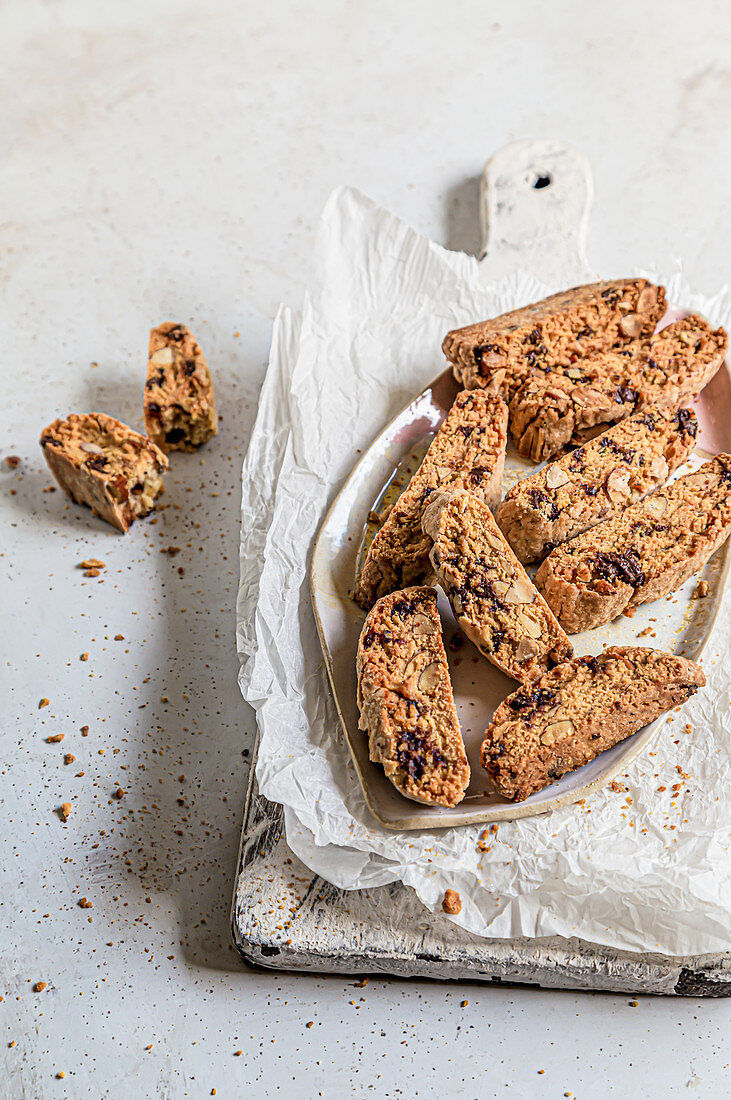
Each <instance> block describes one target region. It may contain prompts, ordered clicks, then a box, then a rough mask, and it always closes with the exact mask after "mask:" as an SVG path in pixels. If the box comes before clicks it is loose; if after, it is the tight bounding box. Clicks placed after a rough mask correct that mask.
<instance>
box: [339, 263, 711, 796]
mask: <svg viewBox="0 0 731 1100" xmlns="http://www.w3.org/2000/svg"><path fill="white" fill-rule="evenodd" d="M665 313H666V303H665V292H664V289H663V288H662V287H660V286H654V285H653V284H651V283H649V282H647V281H646V280H644V279H625V280H619V281H616V282H606V283H596V284H593V285H590V286H583V287H577V288H575V289H573V290H567V291H565V292H564V293H562V294H557V295H554V296H552V297H550V298H546V299H545V300H544V301H541V302H537V303H536V304H535V305H531V306H528V307H526V308H525V309H520V310H516V311H515V312H513V313H507V314H505V315H504V316H501V317H497V318H494V319H493V320H491V321H484V322H481V323H480V324H475V325H470V326H469V327H467V328H462V329H457V330H455V331H454V332H450V333H449V334H448V335H447V337H446V338H445V340H444V343H443V349H444V352H445V354H446V356H447V358H448V360H449V361H450V362H451V364H452V366H453V370H454V374H455V376H456V378H457V380H458V382H459V383H460V384H461V385H462V386H463V387H464V389H463V390H462V392H460V393H459V394H458V395H457V398H456V400H455V402H454V404H453V406H452V408H451V410H450V411H449V413H448V415H447V417H446V419H445V420H444V422H443V424H442V426H441V428H440V430H439V432H438V433H437V436H436V438H435V439H434V441H433V442H432V444H431V446H430V448H429V450H428V452H427V454H426V457H425V458H424V461H423V462H422V464H421V466H420V468H419V469H418V470H417V472H416V473H415V474H414V476H413V478H412V479H411V481H410V483H409V484H408V486H407V488H406V489H405V491H404V492H403V493H402V495H401V496H400V497H399V499H398V501H397V502H396V504H395V505H394V507H393V508H392V509H391V511H390V513H389V514H388V515H387V516H386V518H385V520H384V522H383V524H382V526H381V527H380V530H378V532H377V534H376V536H375V538H374V539H373V542H372V544H371V546H370V548H369V550H368V553H367V555H366V558H365V561H364V564H363V568H362V570H361V573H360V576H359V577H358V578H357V579H356V581H357V583H356V592H355V597H356V600H357V602H358V603H359V604H360V606H361V607H362V608H364V609H365V610H367V611H368V615H367V617H366V620H365V623H364V625H363V631H362V634H361V637H360V642H359V646H358V655H357V672H358V705H359V709H360V724H361V727H362V728H363V729H364V730H366V731H367V732H368V736H369V745H370V756H371V759H372V760H373V761H375V762H377V763H380V764H381V765H382V766H383V769H384V772H385V774H386V775H387V776H388V778H389V779H390V780H391V782H392V783H393V784H394V786H395V787H396V788H397V789H398V790H399V791H400V792H401V793H402V794H404V795H406V796H407V797H408V798H412V799H415V800H416V801H419V802H423V803H427V804H437V805H443V806H455V805H457V804H458V803H459V802H460V801H461V799H462V798H463V797H464V793H465V790H466V788H467V785H468V783H469V780H470V768H469V764H468V761H467V756H466V753H465V748H464V742H463V739H462V735H461V731H460V727H459V722H458V719H457V712H456V709H455V704H454V696H453V691H452V686H451V682H450V676H449V667H448V663H447V657H446V653H445V648H444V642H443V639H442V628H441V622H440V618H439V614H438V611H437V597H436V592H435V589H434V588H433V587H430V586H431V585H433V584H435V583H438V584H439V585H440V586H441V588H442V589H443V591H444V592H445V593H446V595H447V596H448V598H449V600H450V603H451V606H452V610H453V612H454V615H455V618H456V620H457V622H458V624H459V626H460V628H461V630H462V631H463V632H464V634H465V635H466V636H467V637H468V638H470V639H471V641H473V642H474V643H475V645H476V646H477V647H478V649H479V650H480V652H481V653H482V654H483V655H484V657H485V658H486V659H487V660H488V661H491V662H492V663H493V664H494V665H496V666H497V667H498V668H500V669H501V670H502V671H503V672H505V673H507V675H508V676H511V677H513V678H514V679H515V680H517V681H518V682H519V683H520V684H521V687H520V688H519V689H518V690H517V691H516V692H514V693H513V694H512V695H510V696H509V697H508V698H507V699H506V700H505V701H504V702H503V703H502V704H501V705H500V707H498V709H497V711H496V712H495V714H494V716H493V719H492V721H491V723H490V725H489V727H488V729H487V731H486V733H485V738H484V742H483V746H482V766H483V767H484V768H485V769H486V770H487V774H488V776H489V778H490V780H491V782H492V784H493V785H494V787H495V788H496V790H497V791H498V792H499V793H500V794H501V795H503V796H504V797H505V798H508V799H513V800H515V801H522V800H523V799H525V798H527V797H528V796H529V795H531V794H534V793H535V792H536V791H539V790H541V789H543V788H544V787H546V786H548V785H549V784H551V783H553V782H555V781H556V780H558V779H560V778H561V776H563V775H565V774H566V773H567V772H569V771H571V770H573V769H574V768H577V767H580V766H581V765H583V764H586V763H588V762H589V761H590V760H592V759H594V758H595V757H596V756H597V755H598V754H599V753H600V752H602V751H603V750H604V749H607V748H610V747H611V746H612V745H615V744H617V743H618V742H619V741H621V740H623V739H624V738H626V737H628V736H630V735H631V734H632V733H635V732H636V731H637V730H638V729H640V728H641V727H642V726H643V725H645V724H647V723H648V722H649V721H651V720H652V719H654V718H656V717H658V716H659V715H660V714H662V713H663V712H664V711H666V710H668V709H669V708H671V707H674V706H677V705H678V704H679V703H681V702H683V701H684V700H685V699H687V698H688V697H689V696H691V695H692V694H693V693H694V692H695V691H697V690H698V688H699V687H702V686H703V685H704V683H705V678H704V676H703V672H702V671H701V669H700V668H699V667H698V666H697V665H695V664H694V663H693V662H691V661H688V660H685V659H683V658H681V657H676V656H673V655H672V654H669V653H663V652H661V651H659V650H653V649H647V648H643V647H617V646H615V647H611V648H608V649H606V650H604V651H603V652H602V653H600V654H598V655H597V656H595V657H580V658H575V657H573V649H572V646H571V642H570V641H569V638H568V635H569V634H575V633H577V632H579V631H583V630H586V629H589V628H592V627H596V626H599V625H601V624H604V623H608V622H610V621H611V620H612V619H614V618H616V617H617V616H618V615H620V614H621V613H622V612H625V611H629V609H631V608H634V607H637V606H638V605H639V604H642V603H646V602H647V601H649V600H655V599H658V598H659V597H662V596H667V595H668V594H669V593H671V592H673V591H675V590H676V589H677V588H678V587H679V586H680V585H682V584H683V583H684V582H685V581H686V580H687V579H688V578H689V577H690V576H691V575H692V574H694V573H696V572H697V571H698V570H700V569H702V568H703V566H704V565H705V563H706V562H707V561H708V559H709V557H710V556H711V554H712V553H713V552H714V551H715V550H716V549H718V547H719V546H720V545H721V544H722V543H723V542H724V540H725V539H726V538H727V537H728V535H729V533H730V532H731V455H728V454H720V455H717V456H716V457H715V458H713V459H711V460H710V461H709V462H706V463H705V464H704V465H703V466H701V467H700V469H698V470H696V471H695V472H693V473H688V474H685V475H684V476H682V477H679V478H678V479H677V480H675V481H674V482H673V484H672V485H668V479H669V478H670V475H671V474H672V473H673V471H675V470H676V469H677V468H678V467H679V466H681V465H682V463H684V462H685V461H686V459H688V457H689V456H690V455H691V453H692V452H693V449H694V447H695V445H696V440H697V435H698V424H697V421H696V417H695V413H694V412H693V410H692V409H691V408H689V407H688V406H689V404H690V402H691V401H693V399H694V398H696V397H697V396H698V394H699V393H700V391H701V390H702V389H703V387H704V386H706V385H707V383H708V382H709V381H710V380H711V378H712V377H713V376H714V374H715V373H716V371H717V370H718V369H719V367H720V366H721V364H722V362H723V360H724V357H725V354H726V346H727V337H726V333H725V332H724V331H723V329H717V330H716V331H713V330H712V329H711V328H710V326H709V325H708V324H707V322H706V321H704V320H703V318H702V317H699V316H697V315H693V314H691V315H690V316H687V317H684V318H682V319H681V320H677V321H675V322H673V323H671V324H667V325H666V326H665V327H661V328H659V325H660V323H661V322H662V320H663V317H664V315H665ZM508 432H509V433H510V435H511V437H512V440H513V443H514V444H515V447H516V448H517V450H518V452H519V453H520V454H522V455H525V456H527V457H529V458H530V459H532V460H533V461H535V462H541V461H544V460H546V459H551V460H552V461H550V462H549V463H548V464H547V465H545V466H544V467H543V468H542V469H541V470H539V471H537V472H536V473H533V474H531V475H530V476H528V477H526V478H525V479H524V480H522V481H520V482H518V484H516V485H514V486H513V488H512V489H510V491H509V492H508V493H507V494H506V495H505V497H504V498H503V499H502V500H501V482H502V475H503V465H504V461H505V447H506V442H507V438H508ZM531 562H540V567H539V568H538V572H537V573H536V575H535V579H534V580H532V579H531V578H530V577H529V575H528V573H527V572H526V570H525V568H524V566H525V565H526V564H529V563H531ZM629 613H630V614H631V611H629Z"/></svg>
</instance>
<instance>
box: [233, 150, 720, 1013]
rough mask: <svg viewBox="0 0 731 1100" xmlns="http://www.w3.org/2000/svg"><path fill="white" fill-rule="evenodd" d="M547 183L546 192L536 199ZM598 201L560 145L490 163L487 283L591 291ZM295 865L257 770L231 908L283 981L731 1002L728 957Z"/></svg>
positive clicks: (237, 928)
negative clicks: (458, 917)
mask: <svg viewBox="0 0 731 1100" xmlns="http://www.w3.org/2000/svg"><path fill="white" fill-rule="evenodd" d="M543 179H549V180H550V183H549V184H548V185H547V186H540V187H536V186H535V184H536V183H537V182H539V181H541V180H543ZM591 196H592V182H591V173H590V169H589V166H588V163H587V161H586V160H585V158H584V157H583V156H582V155H581V154H579V153H578V152H577V151H576V150H574V149H572V148H570V147H569V146H566V145H563V144H562V143H559V142H554V141H540V142H518V143H515V144H513V145H510V146H506V147H505V148H504V149H502V150H501V151H499V152H498V153H497V154H495V156H494V157H493V158H492V159H491V160H490V161H489V162H488V164H487V167H486V169H485V173H484V176H483V182H482V226H483V249H482V262H481V270H482V271H484V273H485V278H486V279H487V280H488V281H490V280H492V279H494V278H498V277H501V276H503V275H506V274H508V272H509V271H511V270H514V269H516V268H520V269H524V270H527V271H530V272H532V273H534V274H535V275H536V276H538V277H539V278H543V279H544V280H545V281H553V280H555V279H559V278H560V281H561V282H562V283H565V285H574V284H577V283H581V282H585V281H587V280H590V279H592V278H593V277H594V276H593V274H592V272H591V271H590V270H589V268H588V265H587V263H586V259H585V253H584V246H585V236H586V227H587V222H588V211H589V206H590V203H591ZM303 874H304V876H307V875H311V872H309V871H307V869H306V868H304V867H303V865H302V864H299V863H298V861H297V860H296V859H295V857H294V856H293V855H292V853H291V852H290V851H289V849H288V848H287V845H286V841H285V839H284V817H283V811H282V808H281V807H280V806H277V805H275V804H274V803H271V802H269V801H268V800H267V799H265V798H263V797H261V796H260V795H259V794H258V791H257V789H256V780H255V778H254V770H253V769H252V779H251V785H250V789H249V795H248V798H247V805H246V811H245V815H244V826H243V831H242V841H241V852H240V860H239V871H238V876H237V882H236V888H235V892H234V898H233V907H232V929H233V939H234V943H235V945H236V947H237V948H238V950H239V951H240V952H241V954H242V956H243V958H244V959H245V960H246V961H247V962H249V963H252V964H255V965H264V966H272V967H277V968H278V969H284V970H287V969H297V970H315V971H322V972H338V973H364V972H368V971H379V972H381V973H392V974H399V975H403V976H409V977H417V976H420V977H433V978H441V979H450V978H453V979H459V978H464V977H466V976H470V977H472V978H474V979H476V980H486V981H506V982H518V983H530V984H535V985H540V986H545V987H556V988H580V989H594V990H596V989H613V990H625V991H627V992H644V993H675V994H684V995H692V996H698V995H706V996H728V995H731V953H729V954H726V953H724V954H723V955H719V956H702V957H699V956H693V957H688V958H677V959H673V958H668V957H666V956H654V955H648V954H633V953H631V952H619V951H613V950H611V949H609V948H605V947H602V946H599V945H596V944H590V943H587V942H585V941H582V940H580V939H576V940H570V941H569V940H564V939H561V938H560V937H551V938H549V939H543V940H532V939H526V940H521V941H513V942H506V941H504V940H486V939H482V938H479V937H475V936H472V935H470V934H469V933H466V932H464V931H462V930H461V929H458V928H456V927H455V926H454V925H453V924H452V923H451V922H449V921H447V920H446V918H442V917H441V916H440V915H439V914H436V915H435V914H431V913H429V912H428V911H427V910H426V909H425V908H424V907H423V906H422V905H421V903H420V902H419V901H418V900H417V899H416V897H415V895H414V894H413V892H412V891H411V890H409V889H407V888H406V887H404V886H402V885H401V884H400V883H397V884H394V885H391V886H388V887H381V888H378V889H376V890H368V891H341V890H339V889H337V888H336V887H333V886H332V885H330V884H329V883H326V882H325V881H324V880H322V879H321V878H319V876H316V875H311V878H310V881H309V883H307V885H303V883H302V881H301V880H302V877H303Z"/></svg>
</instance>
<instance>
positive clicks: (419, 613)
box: [356, 587, 470, 806]
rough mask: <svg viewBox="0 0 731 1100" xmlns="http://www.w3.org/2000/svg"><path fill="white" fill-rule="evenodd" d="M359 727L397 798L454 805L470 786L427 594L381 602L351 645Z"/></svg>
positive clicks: (413, 592) (416, 591)
mask: <svg viewBox="0 0 731 1100" xmlns="http://www.w3.org/2000/svg"><path fill="white" fill-rule="evenodd" d="M356 669H357V674H358V707H359V709H360V728H361V729H363V730H365V731H366V732H367V733H368V740H369V749H370V758H371V760H373V761H374V763H376V764H382V765H383V770H384V773H385V775H386V777H387V778H388V779H390V780H391V782H392V783H393V785H394V786H395V787H396V789H397V790H398V791H400V792H401V794H403V795H406V797H407V798H412V799H414V800H415V801H416V802H425V803H427V804H430V805H439V806H456V805H457V803H458V802H461V801H462V799H463V797H464V793H465V790H466V788H467V784H468V783H469V780H470V767H469V764H468V762H467V754H466V753H465V748H464V742H463V740H462V734H461V732H460V728H459V721H458V719H457V711H456V709H455V706H454V696H453V694H452V685H451V681H450V678H449V666H448V664H447V654H446V652H445V649H444V642H443V641H442V627H441V622H440V620H439V611H438V609H437V597H436V592H435V591H434V589H433V588H426V587H414V588H405V589H403V591H401V592H394V593H392V594H391V595H388V596H384V597H383V598H382V599H380V600H379V601H378V603H377V604H376V605H375V607H373V608H372V610H371V611H370V612H369V613H368V615H367V616H366V620H365V623H364V624H363V631H362V633H361V636H360V641H359V643H358V655H357V659H356Z"/></svg>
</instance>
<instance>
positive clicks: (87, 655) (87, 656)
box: [79, 652, 89, 661]
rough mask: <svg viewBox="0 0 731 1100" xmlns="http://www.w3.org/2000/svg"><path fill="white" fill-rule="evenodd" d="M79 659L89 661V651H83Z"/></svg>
mask: <svg viewBox="0 0 731 1100" xmlns="http://www.w3.org/2000/svg"><path fill="white" fill-rule="evenodd" d="M79 660H80V661H88V660H89V654H88V652H86V653H82V654H81V655H80V656H79Z"/></svg>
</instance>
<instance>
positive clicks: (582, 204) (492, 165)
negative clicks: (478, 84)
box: [479, 140, 595, 287]
mask: <svg viewBox="0 0 731 1100" xmlns="http://www.w3.org/2000/svg"><path fill="white" fill-rule="evenodd" d="M593 195H594V186H593V181H592V174H591V167H590V165H589V162H588V160H587V159H586V157H585V156H584V155H583V154H582V153H580V152H579V151H578V149H574V148H573V147H572V146H570V145H567V144H565V143H564V142H561V141H551V140H542V141H516V142H514V143H513V144H512V145H506V146H505V147H504V148H503V149H500V150H499V152H497V153H495V155H494V156H492V157H491V158H490V160H489V161H488V162H487V164H486V166H485V171H484V173H483V175H482V186H481V195H480V222H481V227H482V251H481V253H480V257H479V259H480V274H481V277H482V278H483V279H484V280H485V281H486V282H493V281H494V280H496V279H500V278H502V277H503V276H504V275H509V274H511V273H512V272H514V271H516V270H518V269H521V270H523V271H528V272H530V273H531V274H532V275H535V276H536V278H538V279H540V280H541V281H542V282H544V283H546V284H548V285H549V286H552V287H565V286H574V285H576V284H578V283H586V282H591V281H592V279H593V278H595V276H594V275H593V274H592V272H591V269H590V268H589V264H588V262H587V259H586V230H587V226H588V223H589V209H590V207H591V203H592V199H593Z"/></svg>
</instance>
